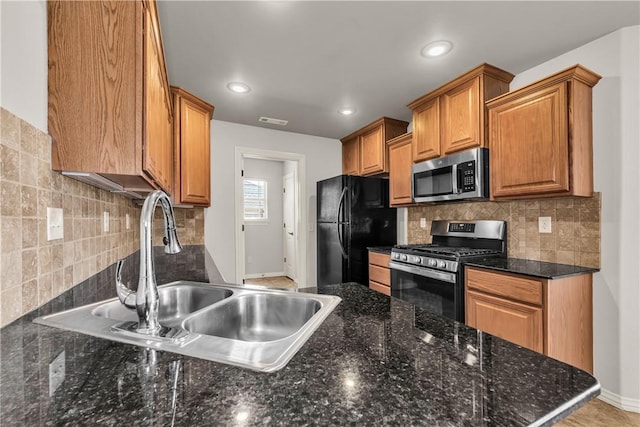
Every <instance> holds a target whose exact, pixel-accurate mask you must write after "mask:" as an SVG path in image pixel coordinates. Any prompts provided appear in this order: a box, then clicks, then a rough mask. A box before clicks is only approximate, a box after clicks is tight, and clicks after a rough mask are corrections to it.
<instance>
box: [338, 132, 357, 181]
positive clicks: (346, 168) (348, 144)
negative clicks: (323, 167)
mask: <svg viewBox="0 0 640 427" xmlns="http://www.w3.org/2000/svg"><path fill="white" fill-rule="evenodd" d="M342 173H343V174H345V175H360V137H359V136H358V135H355V136H353V137H351V138H344V139H343V140H342Z"/></svg>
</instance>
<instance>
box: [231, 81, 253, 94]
mask: <svg viewBox="0 0 640 427" xmlns="http://www.w3.org/2000/svg"><path fill="white" fill-rule="evenodd" d="M227 89H229V90H230V91H231V92H233V93H248V92H251V88H250V87H249V85H247V84H246V83H242V82H231V83H229V84H228V85H227Z"/></svg>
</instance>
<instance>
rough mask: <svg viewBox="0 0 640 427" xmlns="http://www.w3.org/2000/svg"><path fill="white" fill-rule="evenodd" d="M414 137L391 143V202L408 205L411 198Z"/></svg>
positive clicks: (393, 204)
mask: <svg viewBox="0 0 640 427" xmlns="http://www.w3.org/2000/svg"><path fill="white" fill-rule="evenodd" d="M412 151H413V147H412V137H411V135H409V136H408V137H407V138H405V141H404V142H398V143H396V144H389V204H390V205H391V206H396V205H406V204H410V203H411V202H412V198H411V165H412V164H413V160H412Z"/></svg>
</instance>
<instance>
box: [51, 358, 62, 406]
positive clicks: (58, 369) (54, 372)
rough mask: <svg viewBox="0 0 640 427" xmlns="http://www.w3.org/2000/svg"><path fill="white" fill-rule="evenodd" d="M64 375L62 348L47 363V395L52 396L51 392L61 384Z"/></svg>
mask: <svg viewBox="0 0 640 427" xmlns="http://www.w3.org/2000/svg"><path fill="white" fill-rule="evenodd" d="M64 376H65V352H64V350H62V352H61V353H60V354H59V355H58V356H56V358H55V359H53V360H52V361H51V363H49V397H51V396H53V393H55V392H56V390H57V389H58V388H59V387H60V386H61V385H62V383H63V382H64Z"/></svg>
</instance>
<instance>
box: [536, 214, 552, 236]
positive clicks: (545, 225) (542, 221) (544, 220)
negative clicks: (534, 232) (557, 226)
mask: <svg viewBox="0 0 640 427" xmlns="http://www.w3.org/2000/svg"><path fill="white" fill-rule="evenodd" d="M538 232H540V233H551V217H550V216H540V217H538Z"/></svg>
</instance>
